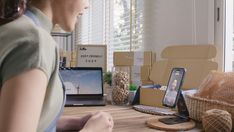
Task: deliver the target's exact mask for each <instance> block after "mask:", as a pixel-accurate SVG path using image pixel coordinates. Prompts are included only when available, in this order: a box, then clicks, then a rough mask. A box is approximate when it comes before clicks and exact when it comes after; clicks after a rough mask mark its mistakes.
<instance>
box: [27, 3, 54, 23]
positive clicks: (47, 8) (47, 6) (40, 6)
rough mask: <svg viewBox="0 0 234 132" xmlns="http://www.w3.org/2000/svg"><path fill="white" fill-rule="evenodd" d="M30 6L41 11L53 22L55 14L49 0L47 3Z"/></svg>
mask: <svg viewBox="0 0 234 132" xmlns="http://www.w3.org/2000/svg"><path fill="white" fill-rule="evenodd" d="M30 5H31V6H34V7H36V8H38V9H40V10H41V11H42V12H43V13H44V14H45V15H46V16H47V17H48V18H49V19H50V20H51V21H52V17H53V13H52V7H51V3H50V1H49V0H47V1H46V2H45V1H43V2H32V3H30Z"/></svg>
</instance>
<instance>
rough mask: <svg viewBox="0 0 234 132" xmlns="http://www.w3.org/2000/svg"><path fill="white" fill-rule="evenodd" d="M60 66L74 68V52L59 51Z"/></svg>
mask: <svg viewBox="0 0 234 132" xmlns="http://www.w3.org/2000/svg"><path fill="white" fill-rule="evenodd" d="M60 66H61V67H76V52H75V51H72V52H71V51H65V50H62V49H60Z"/></svg>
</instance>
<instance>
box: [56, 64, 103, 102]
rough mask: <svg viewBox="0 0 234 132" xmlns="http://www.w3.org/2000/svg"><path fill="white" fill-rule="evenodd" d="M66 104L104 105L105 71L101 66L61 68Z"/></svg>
mask: <svg viewBox="0 0 234 132" xmlns="http://www.w3.org/2000/svg"><path fill="white" fill-rule="evenodd" d="M59 72H60V75H61V80H62V82H63V84H64V86H65V91H66V103H65V106H104V105H105V99H104V96H103V72H102V68H99V67H75V68H60V70H59Z"/></svg>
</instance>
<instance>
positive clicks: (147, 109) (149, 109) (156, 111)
mask: <svg viewBox="0 0 234 132" xmlns="http://www.w3.org/2000/svg"><path fill="white" fill-rule="evenodd" d="M133 109H135V110H137V111H140V112H143V113H147V114H153V115H173V114H175V111H172V110H171V109H165V108H159V107H153V106H146V105H134V106H133Z"/></svg>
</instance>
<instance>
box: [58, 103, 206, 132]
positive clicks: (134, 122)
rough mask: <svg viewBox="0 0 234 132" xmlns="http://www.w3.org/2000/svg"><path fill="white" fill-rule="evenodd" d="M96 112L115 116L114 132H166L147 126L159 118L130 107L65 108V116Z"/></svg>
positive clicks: (192, 131)
mask: <svg viewBox="0 0 234 132" xmlns="http://www.w3.org/2000/svg"><path fill="white" fill-rule="evenodd" d="M96 111H105V112H108V113H110V114H111V115H112V116H113V120H114V128H113V132H164V131H160V130H155V129H151V128H149V127H147V126H146V124H145V122H146V120H148V119H150V118H155V117H157V116H155V115H150V114H145V113H141V112H138V111H135V110H134V109H132V108H131V107H130V106H129V107H127V106H114V105H107V106H97V107H65V109H64V113H63V115H64V116H78V117H82V116H84V115H86V114H88V113H93V112H96ZM200 131H202V130H201V126H200V125H199V126H197V127H196V128H194V129H192V130H189V131H187V132H200Z"/></svg>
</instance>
